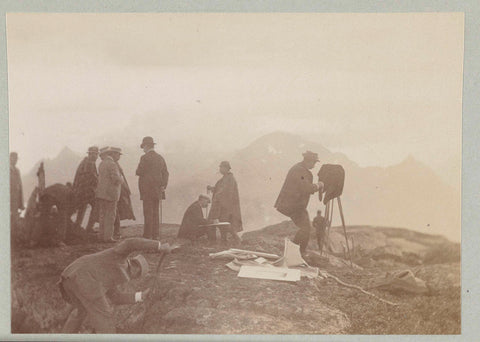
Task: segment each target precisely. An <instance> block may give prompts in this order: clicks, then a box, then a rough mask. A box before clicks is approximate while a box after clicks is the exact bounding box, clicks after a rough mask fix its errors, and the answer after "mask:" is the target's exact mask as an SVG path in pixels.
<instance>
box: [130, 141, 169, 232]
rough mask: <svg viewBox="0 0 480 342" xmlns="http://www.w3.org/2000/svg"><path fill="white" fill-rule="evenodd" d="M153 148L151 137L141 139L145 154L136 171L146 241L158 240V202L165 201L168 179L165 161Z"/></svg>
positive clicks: (153, 143)
mask: <svg viewBox="0 0 480 342" xmlns="http://www.w3.org/2000/svg"><path fill="white" fill-rule="evenodd" d="M154 147H155V142H154V141H153V138H152V137H144V138H143V140H142V144H141V145H140V148H142V149H143V151H144V152H145V154H144V155H143V156H142V157H141V158H140V163H139V164H138V167H137V171H136V175H137V176H138V188H139V190H140V199H141V200H142V201H143V216H144V218H145V223H144V228H143V237H144V238H147V239H159V238H160V210H159V209H160V201H161V200H163V199H165V189H166V187H167V184H168V177H169V174H168V169H167V164H166V163H165V159H163V157H162V156H161V155H160V154H158V153H157V152H155V149H154Z"/></svg>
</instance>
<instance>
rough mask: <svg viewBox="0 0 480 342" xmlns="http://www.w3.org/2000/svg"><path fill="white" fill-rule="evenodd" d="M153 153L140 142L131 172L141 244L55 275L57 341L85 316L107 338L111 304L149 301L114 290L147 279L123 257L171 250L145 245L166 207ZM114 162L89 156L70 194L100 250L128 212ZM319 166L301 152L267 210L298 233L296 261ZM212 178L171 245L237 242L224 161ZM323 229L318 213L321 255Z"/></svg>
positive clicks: (234, 196)
mask: <svg viewBox="0 0 480 342" xmlns="http://www.w3.org/2000/svg"><path fill="white" fill-rule="evenodd" d="M154 145H155V143H154V141H153V138H151V137H145V138H144V139H143V141H142V143H141V145H140V147H141V148H142V149H143V151H144V153H145V154H144V155H143V156H142V157H141V159H140V162H139V165H138V167H137V170H136V175H137V176H139V190H140V196H141V197H140V198H141V200H142V201H143V212H144V216H145V225H144V233H143V238H131V239H126V240H123V241H121V242H120V243H119V244H117V245H116V246H114V247H112V248H109V249H106V250H104V251H101V252H98V253H95V254H91V255H85V256H82V257H80V258H79V259H77V260H75V261H74V262H73V263H71V264H70V265H69V266H68V267H67V268H66V269H65V270H64V271H63V272H62V274H61V278H60V281H59V286H60V291H61V293H62V296H63V298H64V299H65V300H66V301H67V302H68V303H70V304H71V308H72V310H71V311H70V313H69V316H68V318H67V320H66V322H65V325H64V327H63V332H64V333H74V332H78V331H79V328H80V326H81V325H82V322H83V321H84V319H85V317H86V316H87V315H88V316H90V321H91V323H92V324H93V326H94V329H95V331H96V332H97V333H114V332H115V322H114V315H113V312H114V311H113V307H112V305H111V304H112V303H113V304H115V303H116V304H127V303H137V302H141V301H144V300H146V299H147V298H148V297H149V294H150V289H146V290H144V291H140V292H133V293H124V292H121V291H119V290H118V288H117V287H118V285H120V284H122V283H124V282H127V281H129V280H131V279H135V278H139V277H141V276H144V275H146V274H147V273H148V268H149V267H148V262H147V261H146V259H145V258H144V257H143V256H142V255H136V256H134V257H131V256H130V254H131V253H132V252H134V251H147V250H150V251H155V250H156V251H159V252H163V253H169V252H170V251H171V249H172V248H171V247H170V246H169V245H168V244H166V243H161V242H160V241H152V240H158V239H159V237H160V236H159V235H160V231H159V201H160V200H162V199H165V189H166V187H167V184H168V177H169V173H168V170H167V165H166V162H165V160H164V159H163V157H162V156H160V155H159V154H158V153H156V152H155V150H154ZM121 154H122V151H121V149H120V148H117V147H104V148H102V149H98V148H97V147H91V148H89V149H88V156H87V157H86V158H85V159H84V160H82V162H81V163H80V165H79V167H78V169H77V172H76V174H75V179H74V182H73V186H70V187H71V188H72V194H73V198H74V200H73V203H75V206H74V208H75V210H76V212H77V218H76V221H77V223H78V224H81V222H82V221H83V218H84V216H85V212H86V208H87V206H88V205H90V206H91V207H92V211H91V214H90V217H89V220H88V223H87V226H86V229H87V230H89V231H92V227H93V225H94V223H95V222H96V221H97V220H98V222H99V224H100V228H99V238H100V239H101V240H102V241H105V242H115V241H116V240H115V239H114V234H115V232H118V228H119V221H120V220H121V219H122V217H125V216H122V215H121V214H119V213H120V212H121V211H122V210H123V209H122V208H125V207H127V208H129V210H130V214H129V215H130V216H129V217H127V218H132V217H133V218H134V216H133V211H131V203H130V189H129V187H128V184H127V182H126V178H125V175H124V174H123V171H122V168H121V167H120V165H119V164H118V161H119V159H120V156H121ZM99 156H100V158H101V160H102V161H101V162H100V164H99V167H98V172H97V168H96V164H95V162H96V160H97V158H98V157H99ZM17 159H18V156H17V155H16V153H12V154H11V155H10V186H11V187H10V191H11V192H10V199H11V215H12V216H16V215H18V212H19V211H20V210H22V209H23V198H22V185H21V179H20V173H19V171H18V169H17V168H16V166H15V165H16V162H17ZM318 161H319V159H318V155H317V154H316V153H313V152H310V151H307V152H305V153H304V154H303V160H302V161H301V162H299V163H297V164H295V165H294V166H293V167H292V168H291V169H290V170H289V172H288V174H287V176H286V178H285V181H284V184H283V186H282V188H281V190H280V194H279V196H278V198H277V200H276V202H275V205H274V207H275V208H276V209H277V210H278V211H279V212H280V213H282V214H284V215H286V216H288V217H289V218H290V219H291V220H292V221H293V223H294V224H295V225H296V226H297V227H298V228H299V230H298V231H297V233H296V235H295V237H294V240H293V242H294V243H296V244H298V245H299V246H300V252H301V254H302V255H303V256H305V253H306V248H307V245H308V241H309V237H310V232H311V230H312V223H311V221H310V218H309V215H308V211H307V206H308V202H309V199H310V196H311V195H312V194H314V193H315V192H319V193H320V194H321V193H322V192H323V191H324V184H323V182H321V181H319V182H317V183H314V182H313V175H312V173H311V171H310V170H311V169H313V167H314V166H315V164H316V163H317V162H318ZM219 171H220V173H221V174H222V177H221V179H219V180H218V182H217V183H216V184H215V186H207V193H208V192H211V193H212V199H210V197H208V196H206V195H203V194H202V195H200V196H199V197H198V200H196V201H195V202H194V203H192V204H191V205H190V206H189V207H188V208H187V210H186V211H185V214H184V216H183V219H182V223H181V226H180V229H179V231H178V238H185V239H190V240H192V241H196V240H197V239H198V238H199V237H201V236H203V235H206V236H207V239H208V240H210V241H214V240H215V239H216V229H217V228H219V229H220V236H221V239H222V241H226V240H227V235H228V234H230V235H232V237H233V239H234V242H235V243H239V242H240V238H239V236H238V234H237V233H238V232H239V231H241V230H242V218H241V211H240V200H239V193H238V185H237V182H236V180H235V177H234V176H233V173H232V172H231V166H230V163H229V162H228V161H223V162H221V163H220V165H219ZM62 186H63V185H61V184H54V185H52V186H50V187H48V188H46V189H44V190H43V191H42V195H43V197H44V198H45V196H47V197H48V196H51V197H52V198H55V197H59V196H58V193H61V192H62V191H61V190H62V189H63V187H62ZM68 187H69V186H67V188H68ZM122 194H123V197H122ZM122 198H123V199H122ZM62 201H63V202H69V201H70V199H67V198H63V199H61V200H59V201H57V202H55V203H57V205H58V206H61V205H62ZM210 203H211V209H210V211H209V213H208V215H207V216H206V217H205V216H204V214H203V209H204V208H208V206H209V204H210ZM129 210H127V212H128V211H129ZM64 211H65V212H67V215H68V214H70V213H71V210H70V211H69V210H66V209H65V210H64ZM327 224H328V222H326V220H325V218H324V217H322V216H321V211H318V212H317V217H315V219H314V220H313V227H315V229H316V231H317V239H318V240H317V241H318V244H319V248H320V250H321V249H322V246H323V243H324V235H325V226H326V225H327Z"/></svg>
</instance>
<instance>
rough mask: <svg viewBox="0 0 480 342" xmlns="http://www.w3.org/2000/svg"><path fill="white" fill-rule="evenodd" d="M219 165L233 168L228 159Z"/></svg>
mask: <svg viewBox="0 0 480 342" xmlns="http://www.w3.org/2000/svg"><path fill="white" fill-rule="evenodd" d="M219 166H220V167H222V166H223V167H226V168H227V169H229V170H230V169H231V168H232V167H231V166H230V163H229V162H228V161H226V160H224V161H222V162H221V163H220V165H219Z"/></svg>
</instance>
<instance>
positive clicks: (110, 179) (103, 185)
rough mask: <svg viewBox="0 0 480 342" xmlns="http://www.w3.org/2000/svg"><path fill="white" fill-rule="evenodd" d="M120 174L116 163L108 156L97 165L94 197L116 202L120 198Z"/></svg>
mask: <svg viewBox="0 0 480 342" xmlns="http://www.w3.org/2000/svg"><path fill="white" fill-rule="evenodd" d="M121 188H122V176H121V174H120V170H119V169H118V166H117V163H115V161H114V160H113V159H112V157H110V156H108V157H106V158H105V159H104V160H102V162H101V163H100V165H99V166H98V185H97V189H96V190H95V197H96V198H100V199H103V200H106V201H111V202H117V201H118V200H119V199H120V191H121Z"/></svg>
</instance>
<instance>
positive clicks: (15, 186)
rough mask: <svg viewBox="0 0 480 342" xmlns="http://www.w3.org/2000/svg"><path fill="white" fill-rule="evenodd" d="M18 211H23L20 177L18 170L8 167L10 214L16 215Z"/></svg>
mask: <svg viewBox="0 0 480 342" xmlns="http://www.w3.org/2000/svg"><path fill="white" fill-rule="evenodd" d="M18 209H23V189H22V177H21V176H20V170H18V168H16V167H15V166H10V212H11V213H17V212H18Z"/></svg>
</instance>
